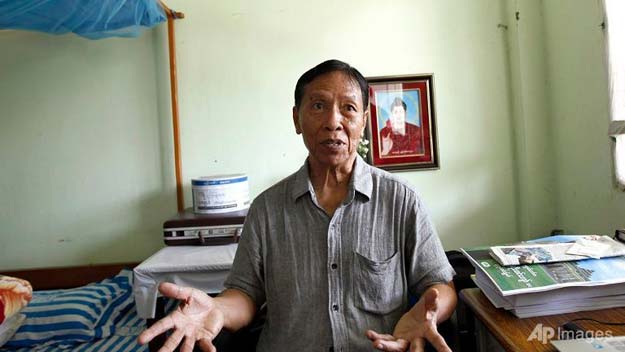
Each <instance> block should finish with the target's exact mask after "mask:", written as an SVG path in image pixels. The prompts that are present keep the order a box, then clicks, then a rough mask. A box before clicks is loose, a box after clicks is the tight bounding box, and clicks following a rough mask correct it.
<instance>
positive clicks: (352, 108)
mask: <svg viewBox="0 0 625 352" xmlns="http://www.w3.org/2000/svg"><path fill="white" fill-rule="evenodd" d="M347 111H358V109H356V107H355V106H354V105H347Z"/></svg>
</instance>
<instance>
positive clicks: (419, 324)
mask: <svg viewBox="0 0 625 352" xmlns="http://www.w3.org/2000/svg"><path fill="white" fill-rule="evenodd" d="M438 297H439V292H438V290H437V289H436V288H433V287H431V288H429V289H428V290H426V291H425V292H424V293H423V295H422V296H421V298H420V299H419V301H418V302H417V304H415V306H414V307H412V309H410V310H409V311H408V312H407V313H406V314H404V315H403V316H402V317H401V319H400V320H399V322H397V325H396V326H395V331H394V332H393V335H388V334H380V333H378V332H375V331H373V330H368V331H367V337H368V338H369V340H371V342H372V343H373V347H374V348H376V349H378V350H380V351H392V352H404V351H406V350H408V348H410V352H423V351H424V349H425V341H426V340H427V341H428V342H430V343H431V344H432V346H434V348H436V350H437V351H439V352H451V349H450V348H449V346H447V343H446V342H445V339H443V337H442V336H441V334H439V333H438V330H437V329H436V324H437V320H438V316H439V298H438Z"/></svg>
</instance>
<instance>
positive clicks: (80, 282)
mask: <svg viewBox="0 0 625 352" xmlns="http://www.w3.org/2000/svg"><path fill="white" fill-rule="evenodd" d="M133 266H134V265H132V264H116V265H100V266H87V267H74V268H54V269H39V270H27V271H13V272H5V273H4V274H6V275H10V276H13V277H19V278H22V279H25V280H28V281H30V282H31V283H32V286H33V288H34V291H33V295H32V300H31V301H30V303H29V304H28V305H27V306H26V307H25V308H24V309H22V311H21V313H23V314H24V315H26V320H25V321H24V322H23V323H22V325H21V327H20V328H19V330H18V331H17V332H16V333H15V335H14V336H13V338H12V339H11V340H9V341H8V342H7V343H6V344H5V345H4V346H2V347H1V348H0V351H24V352H25V351H85V352H87V351H120V352H121V351H124V352H130V351H148V347H147V346H140V345H138V344H137V342H136V340H137V336H138V335H139V334H140V333H141V331H143V330H144V329H145V327H146V321H145V320H144V319H142V318H140V317H139V316H138V315H137V310H136V306H135V302H134V297H133V294H132V270H130V268H132V267H133ZM174 304H175V302H173V301H170V302H167V303H166V305H167V307H166V310H169V309H172V308H173V306H174Z"/></svg>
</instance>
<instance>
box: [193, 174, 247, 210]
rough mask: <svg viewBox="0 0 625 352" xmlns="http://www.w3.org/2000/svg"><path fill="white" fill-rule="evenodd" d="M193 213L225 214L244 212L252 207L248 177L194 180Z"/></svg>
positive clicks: (217, 177) (236, 176)
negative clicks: (243, 210)
mask: <svg viewBox="0 0 625 352" xmlns="http://www.w3.org/2000/svg"><path fill="white" fill-rule="evenodd" d="M191 184H192V186H193V211H194V212H196V213H204V214H206V213H225V212H229V211H237V210H242V209H245V208H247V207H249V205H250V192H249V183H248V181H247V176H245V175H221V176H208V177H201V178H198V179H193V180H192V181H191Z"/></svg>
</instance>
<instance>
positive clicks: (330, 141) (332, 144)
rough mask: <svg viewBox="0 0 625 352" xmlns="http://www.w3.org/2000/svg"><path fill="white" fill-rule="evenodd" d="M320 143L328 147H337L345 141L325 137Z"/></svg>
mask: <svg viewBox="0 0 625 352" xmlns="http://www.w3.org/2000/svg"><path fill="white" fill-rule="evenodd" d="M321 144H323V145H325V146H328V147H334V148H337V147H340V146H343V145H345V142H343V141H342V140H340V139H326V140H324V141H322V142H321Z"/></svg>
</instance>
